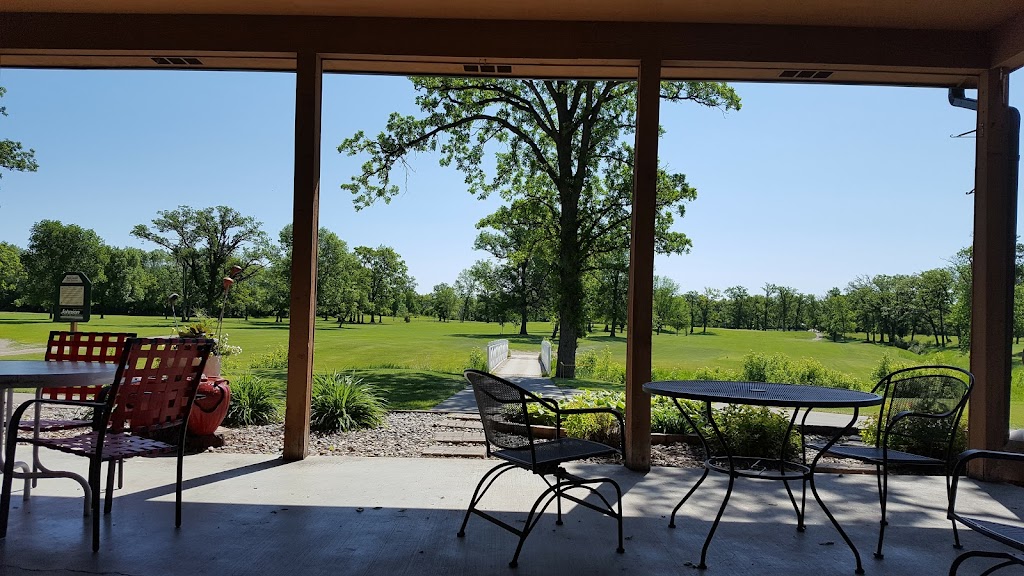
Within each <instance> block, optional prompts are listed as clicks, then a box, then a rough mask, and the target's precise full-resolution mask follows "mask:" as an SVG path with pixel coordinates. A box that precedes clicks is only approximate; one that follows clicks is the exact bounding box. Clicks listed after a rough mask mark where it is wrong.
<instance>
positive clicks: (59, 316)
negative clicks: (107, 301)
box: [53, 272, 92, 332]
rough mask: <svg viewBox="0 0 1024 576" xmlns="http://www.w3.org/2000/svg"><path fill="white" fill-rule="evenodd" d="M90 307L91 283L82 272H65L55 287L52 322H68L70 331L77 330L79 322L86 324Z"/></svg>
mask: <svg viewBox="0 0 1024 576" xmlns="http://www.w3.org/2000/svg"><path fill="white" fill-rule="evenodd" d="M91 306H92V282H90V281H89V277H88V276H86V275H85V274H83V273H82V272H66V273H65V274H64V276H63V278H62V279H61V281H60V284H58V285H57V299H56V300H55V303H54V306H53V321H54V322H70V323H71V331H72V332H75V331H77V330H78V323H79V322H88V321H89V314H90V311H91V310H90V308H91Z"/></svg>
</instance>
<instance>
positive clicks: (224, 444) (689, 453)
mask: <svg viewBox="0 0 1024 576" xmlns="http://www.w3.org/2000/svg"><path fill="white" fill-rule="evenodd" d="M81 415H83V414H73V413H69V412H68V411H67V410H61V409H51V408H46V409H44V411H43V417H44V418H46V417H64V418H67V417H77V416H81ZM450 418H451V417H450V416H449V415H447V414H444V413H439V412H388V414H387V417H386V419H385V422H384V425H383V426H381V427H379V428H372V429H366V430H356V431H352V432H337V433H334V434H321V433H317V432H311V433H310V447H309V450H310V453H311V454H314V455H317V456H384V457H391V458H423V457H424V454H423V452H424V450H426V449H427V448H428V447H432V446H439V445H441V446H445V445H449V446H450V445H452V444H451V443H444V442H437V441H435V440H434V434H435V432H450V431H452V429H451V428H448V427H446V426H444V424H443V423H444V422H445V421H446V420H449V419H450ZM75 433H76V432H75V431H62V432H55V433H51V434H53V435H58V436H66V435H73V434H75ZM217 436H218V437H219V441H218V442H215V443H212V445H211V443H201V444H200V445H192V443H191V442H190V448H189V451H190V452H195V451H203V450H205V451H209V452H222V453H233V454H281V453H282V452H283V449H284V424H269V425H266V426H243V427H241V428H226V427H221V428H218V429H217ZM813 439H816V438H813V437H808V441H812V440H813ZM590 461H591V462H598V463H620V462H621V461H622V459H621V458H620V457H619V456H617V455H616V456H609V457H605V458H593V459H591V460H590ZM703 461H704V454H703V451H702V450H701V449H700V448H699V447H698V446H690V445H689V444H682V443H680V444H668V445H659V444H655V445H653V446H651V465H652V466H667V467H679V468H699V467H701V466H703ZM822 461H823V462H831V463H841V462H844V461H842V460H838V459H832V458H823V459H822Z"/></svg>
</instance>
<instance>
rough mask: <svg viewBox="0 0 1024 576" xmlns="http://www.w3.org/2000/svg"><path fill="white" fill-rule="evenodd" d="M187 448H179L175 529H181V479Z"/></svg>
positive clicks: (175, 490) (175, 493)
mask: <svg viewBox="0 0 1024 576" xmlns="http://www.w3.org/2000/svg"><path fill="white" fill-rule="evenodd" d="M184 464H185V448H184V443H183V444H182V446H179V447H178V479H177V482H176V483H175V485H174V527H175V528H180V527H181V479H182V474H183V472H184Z"/></svg>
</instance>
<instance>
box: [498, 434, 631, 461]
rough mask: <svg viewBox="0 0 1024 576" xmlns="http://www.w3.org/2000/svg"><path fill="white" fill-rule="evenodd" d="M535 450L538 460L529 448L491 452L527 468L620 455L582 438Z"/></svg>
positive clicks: (536, 446) (537, 445) (537, 446)
mask: <svg viewBox="0 0 1024 576" xmlns="http://www.w3.org/2000/svg"><path fill="white" fill-rule="evenodd" d="M533 449H534V454H536V455H537V458H536V460H534V459H533V456H532V455H531V454H530V447H529V446H527V447H525V448H521V449H513V450H496V451H494V452H491V455H492V456H497V457H498V458H501V459H503V460H508V461H509V462H512V463H514V464H518V465H520V466H523V467H525V468H531V467H533V466H534V465H536V466H538V467H539V466H553V465H558V464H561V463H563V462H571V461H573V460H583V459H585V458H594V457H596V456H606V455H608V454H617V453H618V450H616V449H615V448H612V447H611V446H608V445H607V444H601V443H600V442H593V441H591V440H582V439H580V438H559V439H557V440H551V441H550V442H537V443H535V444H534V445H533Z"/></svg>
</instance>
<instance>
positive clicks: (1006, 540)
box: [947, 450, 1024, 576]
mask: <svg viewBox="0 0 1024 576" xmlns="http://www.w3.org/2000/svg"><path fill="white" fill-rule="evenodd" d="M979 458H981V459H993V460H1006V461H1010V462H1017V463H1020V464H1024V454H1020V453H1017V452H1003V451H999V450H967V451H966V452H963V453H962V454H960V456H959V457H958V458H957V462H956V466H955V467H954V468H953V474H952V479H953V480H952V484H951V485H950V488H949V512H948V513H947V517H948V518H949V519H950V520H952V521H953V525H954V526H955V525H956V523H957V522H959V523H961V524H963V525H964V526H966V527H968V528H970V529H971V530H973V531H975V532H977V533H978V534H981V535H982V536H986V537H988V538H991V539H992V540H995V541H996V542H1000V543H1002V544H1005V545H1007V546H1009V547H1010V548H1013V549H1015V550H1020V551H1024V526H1022V525H1020V524H1005V523H1003V522H993V521H991V520H982V519H981V518H974V517H971V516H964V515H962V514H960V513H958V512H957V511H956V496H957V488H958V486H959V485H960V477H961V476H962V475H963V473H964V472H965V470H966V467H967V463H968V462H970V461H971V460H975V459H979ZM955 543H956V547H957V548H959V547H960V538H959V536H958V537H957V538H956V540H955ZM972 558H985V559H989V560H991V559H996V560H1000V561H1001V562H1000V563H998V564H996V565H994V566H990V567H989V568H988V569H987V570H985V571H984V572H982V574H992V573H993V572H996V571H997V570H1002V569H1003V568H1008V567H1010V566H1014V565H1019V566H1024V556H1021V555H1019V554H1013V553H1010V552H1006V551H1004V550H998V551H991V550H969V551H967V552H964V553H963V554H961V555H959V556H957V557H956V559H955V560H953V564H952V565H951V566H950V567H949V575H950V576H956V575H957V574H958V573H959V570H960V566H961V565H962V564H963V563H964V562H966V561H968V560H970V559H972ZM975 573H977V572H975Z"/></svg>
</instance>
